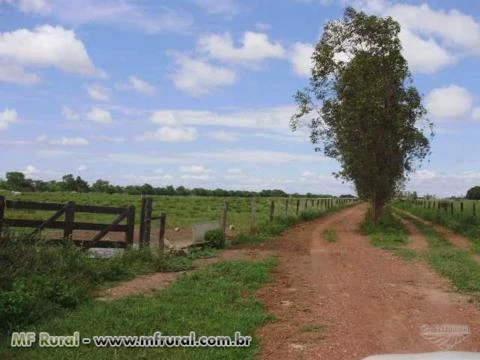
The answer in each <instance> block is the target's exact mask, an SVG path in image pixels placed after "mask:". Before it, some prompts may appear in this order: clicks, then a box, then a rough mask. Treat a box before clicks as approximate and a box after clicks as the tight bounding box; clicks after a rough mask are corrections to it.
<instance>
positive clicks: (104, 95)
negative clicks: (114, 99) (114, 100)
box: [86, 84, 110, 101]
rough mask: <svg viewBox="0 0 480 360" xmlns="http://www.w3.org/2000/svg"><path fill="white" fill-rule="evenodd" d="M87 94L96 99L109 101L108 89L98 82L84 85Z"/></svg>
mask: <svg viewBox="0 0 480 360" xmlns="http://www.w3.org/2000/svg"><path fill="white" fill-rule="evenodd" d="M86 89H87V92H88V95H89V96H90V97H91V98H92V99H93V100H97V101H109V100H110V89H108V88H106V87H105V86H102V85H98V84H91V85H87V86H86Z"/></svg>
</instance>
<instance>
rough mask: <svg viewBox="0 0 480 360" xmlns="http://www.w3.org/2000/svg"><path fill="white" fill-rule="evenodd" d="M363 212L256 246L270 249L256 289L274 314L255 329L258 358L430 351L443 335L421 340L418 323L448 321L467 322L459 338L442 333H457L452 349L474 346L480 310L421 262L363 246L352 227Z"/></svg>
mask: <svg viewBox="0 0 480 360" xmlns="http://www.w3.org/2000/svg"><path fill="white" fill-rule="evenodd" d="M365 211H366V206H365V205H359V206H356V207H353V208H350V209H347V210H344V211H341V212H339V213H336V214H334V215H332V216H329V217H327V218H324V219H321V220H318V221H314V222H311V223H308V224H304V225H300V226H297V227H295V228H293V229H291V230H289V231H287V232H286V233H284V235H283V236H282V237H280V238H279V239H277V240H274V241H271V242H269V243H266V244H264V245H263V246H262V248H263V249H265V250H274V252H275V253H276V255H278V256H279V258H280V265H279V268H278V271H277V272H276V274H275V278H274V282H273V283H272V284H271V285H270V286H268V287H266V288H264V289H262V290H261V291H260V297H261V298H262V300H263V301H264V302H265V303H266V304H267V308H268V311H269V312H270V313H271V314H273V315H274V316H275V317H276V321H274V322H271V323H268V324H267V325H266V326H264V327H263V328H261V329H260V330H259V331H258V335H259V337H260V339H261V344H262V346H261V349H260V354H259V358H261V359H275V360H282V359H328V360H335V359H342V360H345V359H361V358H362V357H364V356H368V355H373V354H378V353H406V352H423V351H437V350H440V347H439V346H440V345H441V344H440V342H441V341H444V339H443V340H442V339H440V340H439V339H438V338H436V339H432V337H430V339H427V338H426V337H427V336H426V335H425V333H423V335H422V330H425V329H429V328H426V327H425V326H432V325H448V324H451V325H453V324H456V325H467V326H468V327H469V329H470V335H469V336H466V338H465V339H464V338H463V337H462V338H460V337H450V340H448V341H450V343H452V342H453V341H454V340H456V339H457V340H459V344H457V345H456V346H455V347H453V350H466V351H480V309H478V308H476V307H475V305H473V304H471V303H469V298H468V297H466V296H463V295H459V294H457V293H454V292H453V291H452V289H451V287H450V286H449V284H448V282H447V281H446V280H445V279H443V278H441V277H440V276H439V275H437V274H436V273H435V272H434V271H433V270H431V269H430V268H429V267H428V265H426V264H425V263H424V262H422V261H407V260H404V259H402V258H399V257H397V256H394V255H392V254H391V253H389V252H388V251H385V250H380V249H378V248H374V247H373V246H371V245H370V244H369V242H368V239H367V238H366V237H364V236H362V235H360V234H359V232H358V228H359V224H360V223H361V221H362V220H363V218H364V215H365ZM325 229H333V230H334V231H335V232H336V233H337V241H336V242H335V243H327V242H326V241H325V240H324V239H323V236H322V232H323V231H324V230H325ZM416 235H417V236H418V234H416ZM419 241H423V240H421V239H420V240H419ZM460 340H462V341H460ZM448 341H447V342H448ZM435 342H436V343H435ZM446 346H447V344H446V343H445V342H444V343H443V347H446Z"/></svg>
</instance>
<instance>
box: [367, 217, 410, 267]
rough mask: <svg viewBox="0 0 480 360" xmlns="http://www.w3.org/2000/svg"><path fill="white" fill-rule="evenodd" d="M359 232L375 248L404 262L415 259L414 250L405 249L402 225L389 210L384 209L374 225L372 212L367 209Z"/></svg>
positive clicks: (405, 234)
mask: <svg viewBox="0 0 480 360" xmlns="http://www.w3.org/2000/svg"><path fill="white" fill-rule="evenodd" d="M361 230H362V233H363V234H364V235H367V236H368V237H369V238H370V243H371V244H372V245H373V246H375V247H378V248H380V249H384V250H389V251H392V252H393V253H394V254H395V255H398V256H401V257H402V258H404V259H406V260H413V259H415V258H416V257H417V254H416V252H415V251H414V250H411V249H407V248H405V245H407V244H408V242H409V239H408V232H407V230H406V229H405V228H404V227H403V225H402V223H401V222H400V221H399V220H398V219H397V218H395V217H394V216H393V214H392V212H391V209H390V208H386V209H385V214H384V215H383V217H382V218H381V220H380V222H379V223H378V224H376V225H375V224H374V222H373V213H372V210H371V209H369V210H368V211H367V215H366V217H365V220H364V222H363V224H362V228H361Z"/></svg>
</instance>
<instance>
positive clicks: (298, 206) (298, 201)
mask: <svg viewBox="0 0 480 360" xmlns="http://www.w3.org/2000/svg"><path fill="white" fill-rule="evenodd" d="M299 208H300V199H297V212H296V214H297V215H298V210H299Z"/></svg>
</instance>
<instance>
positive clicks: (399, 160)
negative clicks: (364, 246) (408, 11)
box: [291, 7, 433, 223]
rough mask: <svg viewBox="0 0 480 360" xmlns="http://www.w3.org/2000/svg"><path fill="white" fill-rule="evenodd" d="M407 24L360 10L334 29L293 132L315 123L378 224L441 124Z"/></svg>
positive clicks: (320, 141)
mask: <svg viewBox="0 0 480 360" xmlns="http://www.w3.org/2000/svg"><path fill="white" fill-rule="evenodd" d="M399 32H400V25H399V24H398V23H397V22H396V21H394V20H393V19H392V18H390V17H387V18H380V17H376V16H369V15H366V14H365V13H363V12H357V11H355V10H354V9H353V8H350V7H349V8H347V9H346V10H345V14H344V18H343V20H336V21H331V22H329V23H327V24H326V26H325V28H324V32H323V35H322V38H321V40H320V41H319V43H318V44H317V45H316V47H315V51H314V53H313V55H312V60H313V68H312V75H311V78H310V86H309V87H307V88H305V89H304V90H303V91H298V92H297V94H296V95H295V99H296V102H297V104H298V111H297V112H296V113H295V114H294V115H293V116H292V119H291V126H292V129H293V130H295V129H297V127H299V126H302V125H304V124H307V125H308V126H309V128H310V130H311V136H310V138H311V141H312V143H313V144H316V146H317V147H316V150H317V151H321V150H322V149H323V152H324V153H325V155H326V156H329V157H332V158H334V159H336V160H338V161H339V162H340V164H341V171H339V172H338V173H337V174H336V175H337V176H338V177H340V178H342V179H344V180H347V181H352V182H353V183H354V185H355V187H356V190H357V193H358V195H359V196H360V197H361V198H363V199H367V200H370V201H371V202H372V205H373V206H372V207H373V209H374V221H375V222H376V223H377V222H378V220H379V219H380V217H381V216H382V214H383V210H384V206H385V204H386V203H387V201H388V200H390V199H391V198H392V197H393V196H394V194H395V192H396V191H397V190H398V188H399V187H400V186H401V185H402V184H403V182H404V180H405V179H406V177H407V176H408V173H410V172H412V171H413V170H414V169H415V166H416V164H417V163H420V162H421V160H423V159H424V158H425V157H426V155H427V154H428V153H429V151H430V144H429V139H428V137H427V135H426V133H427V132H430V134H431V135H433V133H432V128H433V124H432V123H430V122H429V121H428V120H427V119H426V117H425V115H426V110H425V108H424V107H423V105H422V101H421V97H420V95H419V93H418V91H417V90H416V88H415V87H413V86H412V78H411V74H410V72H409V70H408V65H407V61H406V60H405V59H404V57H403V56H402V54H401V50H402V47H401V44H400V40H399V38H398V34H399Z"/></svg>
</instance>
